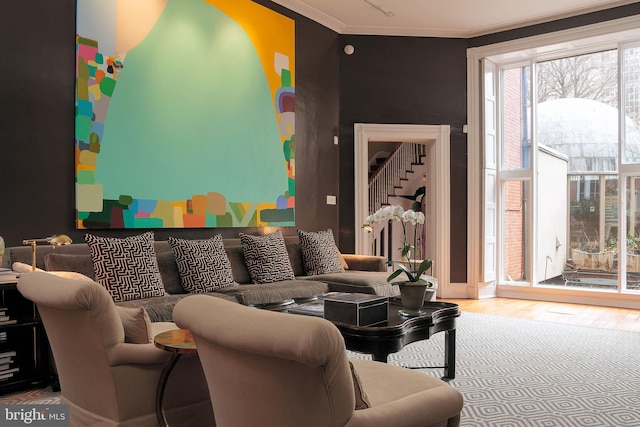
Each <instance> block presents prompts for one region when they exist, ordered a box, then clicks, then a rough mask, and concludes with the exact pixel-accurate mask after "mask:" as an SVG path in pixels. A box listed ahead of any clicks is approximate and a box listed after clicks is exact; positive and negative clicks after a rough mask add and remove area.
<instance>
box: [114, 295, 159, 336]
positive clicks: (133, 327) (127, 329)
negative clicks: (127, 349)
mask: <svg viewBox="0 0 640 427" xmlns="http://www.w3.org/2000/svg"><path fill="white" fill-rule="evenodd" d="M116 311H117V312H118V315H119V316H120V320H122V326H123V327H124V342H128V343H131V344H148V343H150V342H152V341H153V336H151V319H149V315H148V314H147V311H146V310H145V309H144V308H143V307H137V308H132V307H122V306H118V305H116Z"/></svg>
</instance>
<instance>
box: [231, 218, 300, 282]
mask: <svg viewBox="0 0 640 427" xmlns="http://www.w3.org/2000/svg"><path fill="white" fill-rule="evenodd" d="M240 242H241V243H242V252H243V253H244V258H245V263H246V265H247V270H248V271H249V275H250V276H251V280H252V281H253V283H272V282H279V281H281V280H293V279H295V276H294V274H293V268H292V267H291V261H290V260H289V254H288V253H287V247H286V245H285V242H284V237H283V236H282V232H281V231H280V230H278V231H276V232H275V233H271V234H267V235H266V236H252V235H250V234H244V233H240Z"/></svg>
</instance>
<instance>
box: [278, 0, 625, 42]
mask: <svg viewBox="0 0 640 427" xmlns="http://www.w3.org/2000/svg"><path fill="white" fill-rule="evenodd" d="M271 1H273V3H276V4H279V5H280V6H283V7H286V8H287V9H289V10H291V11H293V12H296V13H298V14H300V15H302V16H304V17H306V18H309V19H311V20H313V21H315V22H317V23H318V24H320V25H323V26H325V27H327V28H329V29H331V30H333V31H335V32H337V33H338V34H352V35H380V36H410V37H443V38H465V39H466V38H473V37H479V36H484V35H487V34H493V33H498V32H502V31H508V30H513V29H516V28H522V27H528V26H531V25H537V24H542V23H545V22H551V21H556V20H559V19H565V18H570V17H573V16H578V15H584V14H588V13H592V12H597V11H601V10H605V9H611V8H615V7H619V6H624V5H628V4H632V3H635V1H634V0H617V1H613V2H610V3H608V4H607V5H606V6H603V5H602V4H600V5H594V6H591V7H588V8H585V9H580V10H576V9H570V10H566V11H565V12H562V13H557V14H555V15H552V16H548V15H546V16H537V17H532V18H531V19H527V20H523V21H518V22H504V23H501V24H496V25H490V26H478V27H474V28H469V29H464V28H453V29H452V28H451V27H449V28H444V27H440V28H423V27H388V26H367V25H362V26H357V25H356V26H354V25H352V26H349V25H347V24H346V23H344V22H343V21H340V20H339V19H336V18H334V17H332V16H329V15H327V14H326V13H324V12H321V11H319V10H318V9H316V8H313V7H311V6H309V5H308V4H307V3H305V2H303V1H301V0H271Z"/></svg>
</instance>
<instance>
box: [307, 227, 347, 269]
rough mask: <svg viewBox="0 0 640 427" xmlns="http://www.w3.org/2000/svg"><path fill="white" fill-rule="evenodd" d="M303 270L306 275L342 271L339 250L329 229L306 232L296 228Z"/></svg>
mask: <svg viewBox="0 0 640 427" xmlns="http://www.w3.org/2000/svg"><path fill="white" fill-rule="evenodd" d="M298 238H299V239H300V249H301V250H302V260H303V261H304V271H305V273H306V274H307V276H315V275H318V274H328V273H344V267H343V266H342V262H341V261H340V251H338V248H337V247H336V242H335V240H333V232H332V231H331V229H328V230H327V231H318V232H315V233H314V232H307V231H302V230H298Z"/></svg>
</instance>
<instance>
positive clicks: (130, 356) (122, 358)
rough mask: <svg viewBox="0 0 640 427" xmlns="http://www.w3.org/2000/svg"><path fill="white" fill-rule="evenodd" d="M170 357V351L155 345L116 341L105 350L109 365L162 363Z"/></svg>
mask: <svg viewBox="0 0 640 427" xmlns="http://www.w3.org/2000/svg"><path fill="white" fill-rule="evenodd" d="M169 357H171V353H169V352H168V351H164V350H161V349H159V348H157V347H156V346H155V345H153V344H151V343H149V344H129V343H118V344H116V345H114V346H113V347H111V348H110V349H108V350H107V360H108V362H109V366H118V365H126V364H132V363H133V364H136V363H137V364H144V365H153V364H163V363H165V362H166V361H167V360H169Z"/></svg>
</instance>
